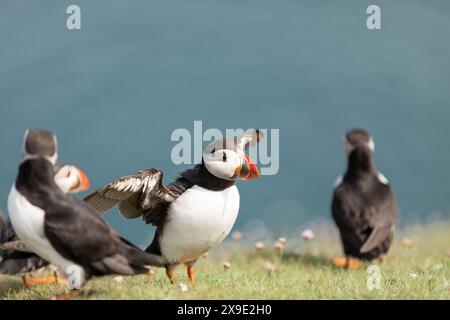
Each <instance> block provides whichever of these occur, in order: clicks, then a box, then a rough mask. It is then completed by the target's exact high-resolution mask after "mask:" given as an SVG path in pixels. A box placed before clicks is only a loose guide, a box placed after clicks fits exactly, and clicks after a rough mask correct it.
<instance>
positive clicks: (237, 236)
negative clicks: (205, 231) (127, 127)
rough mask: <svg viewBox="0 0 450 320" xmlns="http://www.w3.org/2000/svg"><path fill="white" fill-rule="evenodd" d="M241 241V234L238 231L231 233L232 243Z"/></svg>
mask: <svg viewBox="0 0 450 320" xmlns="http://www.w3.org/2000/svg"><path fill="white" fill-rule="evenodd" d="M241 239H242V233H241V232H239V231H236V232H233V234H232V235H231V240H233V241H239V240H241Z"/></svg>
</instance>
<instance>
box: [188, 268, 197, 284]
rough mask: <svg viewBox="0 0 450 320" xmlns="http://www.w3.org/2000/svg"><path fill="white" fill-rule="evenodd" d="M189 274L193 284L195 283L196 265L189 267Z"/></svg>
mask: <svg viewBox="0 0 450 320" xmlns="http://www.w3.org/2000/svg"><path fill="white" fill-rule="evenodd" d="M187 274H188V278H189V281H190V282H191V284H192V285H194V284H195V276H194V266H188V267H187Z"/></svg>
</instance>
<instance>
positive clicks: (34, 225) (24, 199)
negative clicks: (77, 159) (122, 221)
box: [8, 129, 164, 290]
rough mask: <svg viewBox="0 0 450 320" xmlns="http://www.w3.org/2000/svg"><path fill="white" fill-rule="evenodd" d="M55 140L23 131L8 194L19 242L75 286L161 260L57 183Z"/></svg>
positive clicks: (143, 270) (129, 272) (50, 135)
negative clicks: (14, 178)
mask: <svg viewBox="0 0 450 320" xmlns="http://www.w3.org/2000/svg"><path fill="white" fill-rule="evenodd" d="M57 157H58V154H57V139H56V136H55V135H54V134H53V133H52V132H49V131H45V130H35V129H29V130H27V131H26V132H25V136H24V142H23V146H22V160H21V163H20V165H19V169H18V174H17V178H16V180H15V182H14V184H13V186H12V187H11V191H10V193H9V196H8V211H9V216H10V219H11V224H12V226H13V228H14V230H15V232H16V234H17V236H18V237H19V239H20V240H21V241H22V242H23V244H24V245H25V246H26V247H28V248H29V249H30V250H32V251H33V252H34V253H36V254H37V255H39V256H40V257H41V258H43V259H44V260H45V261H48V262H49V263H50V264H52V265H54V266H55V267H56V268H57V269H58V271H59V272H60V273H61V274H63V275H65V276H66V277H67V278H68V281H69V289H74V290H79V289H81V287H83V286H84V284H85V283H86V281H87V280H89V279H90V278H91V277H93V276H104V275H113V274H120V275H135V274H142V273H147V272H148V268H147V266H150V265H154V266H162V265H163V263H164V261H162V259H161V258H160V257H158V256H155V255H153V254H150V253H147V252H144V251H142V250H141V249H139V248H138V247H136V246H134V245H133V244H131V243H130V242H129V241H127V240H126V239H124V238H122V237H121V236H119V235H118V234H117V233H116V232H115V231H114V230H113V229H112V228H111V227H110V226H109V225H108V224H107V223H106V222H105V221H104V220H103V219H102V218H101V216H100V215H99V213H98V212H97V211H96V210H95V209H94V208H93V207H91V206H90V205H89V204H87V203H86V202H84V201H82V200H80V199H78V198H75V197H74V196H72V195H69V194H65V193H64V192H62V191H61V189H60V188H59V187H58V185H57V184H56V182H55V177H54V171H55V168H54V166H55V164H56V161H57Z"/></svg>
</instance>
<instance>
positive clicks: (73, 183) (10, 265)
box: [0, 163, 90, 287]
mask: <svg viewBox="0 0 450 320" xmlns="http://www.w3.org/2000/svg"><path fill="white" fill-rule="evenodd" d="M54 170H55V172H54V179H55V183H56V185H57V186H58V187H59V188H60V189H61V191H62V192H64V193H77V192H82V191H85V190H88V189H89V185H90V184H89V180H88V179H87V177H86V175H85V174H84V172H82V171H81V170H80V169H78V168H77V167H75V166H72V165H68V164H62V163H57V164H56V165H55V167H54ZM3 224H4V227H3V228H0V273H1V274H9V275H15V274H20V273H27V272H32V271H34V270H36V269H39V268H42V267H44V266H46V265H48V262H47V261H45V260H43V259H42V258H41V257H39V256H38V255H36V254H34V253H32V252H31V251H30V250H29V249H28V248H26V247H25V246H24V245H23V243H22V241H20V240H19V238H18V237H17V235H16V233H15V231H14V228H13V227H12V224H11V220H7V221H4V222H3ZM22 279H23V281H24V285H25V287H28V286H30V285H32V284H33V283H46V282H56V281H57V278H56V277H55V278H42V279H40V278H39V279H37V278H31V279H26V278H25V276H23V277H22Z"/></svg>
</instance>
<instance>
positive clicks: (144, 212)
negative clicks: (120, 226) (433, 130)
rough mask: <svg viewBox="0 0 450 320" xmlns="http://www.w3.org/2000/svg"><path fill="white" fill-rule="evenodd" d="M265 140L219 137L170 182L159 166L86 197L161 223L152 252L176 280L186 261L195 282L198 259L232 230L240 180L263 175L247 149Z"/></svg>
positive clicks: (255, 133)
mask: <svg viewBox="0 0 450 320" xmlns="http://www.w3.org/2000/svg"><path fill="white" fill-rule="evenodd" d="M260 138H262V133H261V132H260V131H259V130H248V131H247V132H246V133H245V134H243V135H242V136H241V137H239V138H238V137H234V138H232V139H223V140H217V141H215V142H212V143H211V144H209V145H208V146H207V147H206V148H205V150H204V151H203V157H202V162H201V163H200V164H197V165H196V166H195V167H194V168H192V169H189V170H186V171H184V172H182V173H181V174H180V175H179V177H178V178H177V179H176V180H175V181H174V182H172V183H171V184H169V185H166V186H164V185H163V183H162V179H163V173H162V172H161V171H160V170H159V169H154V168H151V169H146V170H142V171H140V172H138V173H137V174H135V175H131V176H126V177H122V178H119V179H117V180H114V181H113V182H111V183H109V184H108V185H106V186H104V187H102V188H100V189H98V190H97V191H95V192H94V193H92V194H91V195H89V196H88V197H86V199H85V201H86V202H87V203H89V204H91V205H92V206H93V207H94V208H96V209H97V210H98V211H100V212H102V213H103V212H105V211H107V210H109V209H111V208H113V207H115V206H118V209H119V211H120V213H121V214H122V216H123V217H125V218H127V219H133V218H137V217H141V216H142V217H143V220H144V221H145V222H146V223H147V224H152V225H154V226H156V227H157V228H156V232H155V235H154V239H153V242H152V243H151V244H150V245H149V246H148V248H147V249H146V251H147V252H149V253H152V254H155V255H158V256H161V257H162V258H163V259H164V260H165V261H166V263H165V266H164V267H165V269H166V275H167V276H168V278H169V279H170V281H171V282H173V268H174V267H175V266H176V265H178V264H186V266H187V273H188V277H189V280H190V282H191V283H192V284H194V282H195V279H194V267H193V265H194V263H195V262H196V261H197V259H198V258H199V257H200V256H202V255H203V254H204V253H206V252H208V251H209V250H210V249H212V248H214V247H215V246H217V245H218V244H220V243H221V242H222V241H223V240H224V239H225V237H226V236H227V235H228V233H229V232H230V230H231V228H232V227H233V224H234V222H235V220H236V218H237V214H238V211H239V192H238V189H237V187H236V185H235V184H236V181H237V180H239V179H241V180H250V179H255V178H258V177H259V170H258V168H257V166H256V164H255V162H253V161H252V160H251V159H250V157H249V156H248V155H247V154H246V153H245V151H246V149H247V148H248V147H249V146H250V145H253V144H255V143H257V142H258V141H259V140H260Z"/></svg>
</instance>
